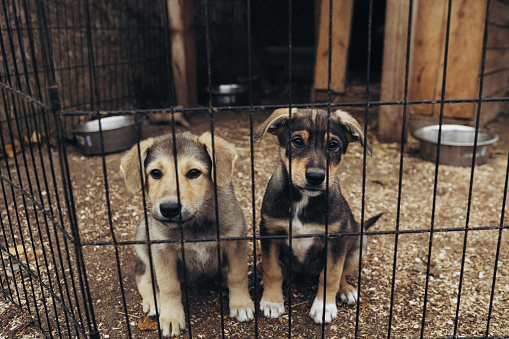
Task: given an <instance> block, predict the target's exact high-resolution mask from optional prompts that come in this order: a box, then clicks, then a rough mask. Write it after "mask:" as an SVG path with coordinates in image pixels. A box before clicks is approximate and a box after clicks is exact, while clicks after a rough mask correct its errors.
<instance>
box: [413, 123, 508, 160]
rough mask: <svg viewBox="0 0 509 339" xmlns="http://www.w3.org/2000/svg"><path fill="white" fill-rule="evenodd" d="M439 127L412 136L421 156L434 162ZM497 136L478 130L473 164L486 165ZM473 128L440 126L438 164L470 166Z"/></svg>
mask: <svg viewBox="0 0 509 339" xmlns="http://www.w3.org/2000/svg"><path fill="white" fill-rule="evenodd" d="M438 131H439V125H432V126H426V127H422V128H420V129H418V130H416V131H414V132H413V133H412V134H413V136H414V137H415V138H416V139H418V140H419V142H420V150H421V156H422V158H423V159H425V160H429V161H433V162H434V161H436V157H437V143H438ZM497 140H498V135H497V134H495V133H491V132H489V131H486V130H482V129H480V130H479V133H478V136H477V153H476V156H475V163H476V164H478V165H480V164H484V163H486V161H488V158H489V157H490V153H491V149H492V147H493V144H494V143H495V142H497ZM474 141H475V128H473V127H470V126H462V125H442V135H441V139H440V159H439V163H440V164H444V165H457V166H471V165H472V156H473V152H474Z"/></svg>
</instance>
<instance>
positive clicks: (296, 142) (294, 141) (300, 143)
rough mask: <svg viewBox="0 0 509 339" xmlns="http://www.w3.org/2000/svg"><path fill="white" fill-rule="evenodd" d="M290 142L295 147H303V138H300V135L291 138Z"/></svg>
mask: <svg viewBox="0 0 509 339" xmlns="http://www.w3.org/2000/svg"><path fill="white" fill-rule="evenodd" d="M292 144H293V145H294V146H295V147H299V148H300V147H303V146H304V139H302V138H300V137H297V138H293V139H292Z"/></svg>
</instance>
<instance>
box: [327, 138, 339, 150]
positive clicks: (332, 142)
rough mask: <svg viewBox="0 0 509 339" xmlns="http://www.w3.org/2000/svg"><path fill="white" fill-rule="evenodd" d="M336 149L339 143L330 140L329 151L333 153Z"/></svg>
mask: <svg viewBox="0 0 509 339" xmlns="http://www.w3.org/2000/svg"><path fill="white" fill-rule="evenodd" d="M338 147H339V143H338V142H337V141H334V140H331V141H330V142H329V150H331V151H335V150H337V149H338Z"/></svg>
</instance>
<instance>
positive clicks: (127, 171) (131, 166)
mask: <svg viewBox="0 0 509 339" xmlns="http://www.w3.org/2000/svg"><path fill="white" fill-rule="evenodd" d="M153 143H154V139H152V138H150V139H147V140H143V141H141V142H140V157H138V145H134V146H133V147H131V149H130V150H129V151H127V152H126V153H125V154H124V155H123V156H122V158H121V159H120V170H121V171H122V173H123V174H124V180H125V185H126V186H127V189H128V190H129V191H130V192H131V193H137V192H139V191H141V188H142V185H141V180H140V163H141V166H142V167H141V169H142V177H143V180H145V168H144V167H145V166H144V162H145V159H146V158H147V153H148V151H149V149H150V147H151V146H152V145H153Z"/></svg>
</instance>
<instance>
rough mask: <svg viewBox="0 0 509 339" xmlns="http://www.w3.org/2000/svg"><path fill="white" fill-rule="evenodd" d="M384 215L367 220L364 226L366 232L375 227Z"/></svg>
mask: <svg viewBox="0 0 509 339" xmlns="http://www.w3.org/2000/svg"><path fill="white" fill-rule="evenodd" d="M382 214H383V213H380V214H379V215H375V216H374V217H371V218H369V219H368V220H366V221H365V222H364V224H363V225H362V227H363V228H364V231H367V230H368V228H370V227H371V226H373V224H374V223H375V222H376V221H377V220H378V219H380V217H381V216H382Z"/></svg>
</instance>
